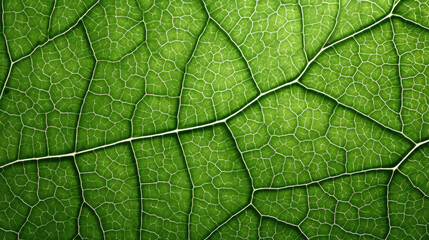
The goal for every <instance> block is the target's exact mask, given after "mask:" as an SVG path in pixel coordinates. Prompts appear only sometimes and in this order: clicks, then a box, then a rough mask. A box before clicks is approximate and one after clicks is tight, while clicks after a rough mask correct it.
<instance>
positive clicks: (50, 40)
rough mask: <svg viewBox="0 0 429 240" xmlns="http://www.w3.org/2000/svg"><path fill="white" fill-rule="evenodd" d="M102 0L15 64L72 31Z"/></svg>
mask: <svg viewBox="0 0 429 240" xmlns="http://www.w3.org/2000/svg"><path fill="white" fill-rule="evenodd" d="M100 1H101V0H98V1H97V2H95V3H94V4H93V5H92V6H91V7H90V8H88V10H86V12H85V13H84V14H83V15H82V16H80V18H79V19H78V20H77V21H76V22H75V23H74V24H73V25H71V26H70V27H69V28H68V29H67V30H65V31H64V32H62V33H60V34H58V35H56V36H54V37H52V38H48V40H46V41H45V42H44V43H42V44H39V45H37V46H36V47H35V48H34V49H33V50H32V51H31V52H30V53H28V54H27V55H24V56H22V57H20V58H18V59H17V60H15V61H13V62H12V63H13V64H15V63H17V62H19V61H21V60H22V59H25V58H27V57H29V56H31V55H32V54H33V53H34V52H35V51H36V50H37V49H39V48H41V47H43V46H45V45H46V44H48V43H50V42H52V41H53V40H55V39H57V38H59V37H61V36H63V35H65V34H66V33H68V32H70V31H71V30H73V28H75V27H76V26H77V25H78V24H79V22H80V21H81V20H82V19H83V18H84V17H85V16H86V15H87V14H88V13H89V12H90V11H91V10H92V9H93V8H94V7H95V6H96V5H97V4H98V3H99V2H100Z"/></svg>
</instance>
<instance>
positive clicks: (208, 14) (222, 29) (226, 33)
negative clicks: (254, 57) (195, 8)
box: [202, 0, 262, 93]
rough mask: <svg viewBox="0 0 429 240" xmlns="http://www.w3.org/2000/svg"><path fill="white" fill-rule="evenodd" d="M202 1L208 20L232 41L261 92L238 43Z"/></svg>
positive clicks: (259, 90) (260, 91)
mask: <svg viewBox="0 0 429 240" xmlns="http://www.w3.org/2000/svg"><path fill="white" fill-rule="evenodd" d="M202 2H203V5H204V9H205V11H206V13H207V16H208V17H209V19H210V20H212V21H213V23H215V24H216V26H217V27H218V28H219V29H220V30H221V31H222V32H223V33H224V34H225V35H226V36H227V37H228V39H229V40H230V42H232V44H233V45H234V46H235V48H236V49H237V50H238V52H239V53H240V55H241V58H242V59H244V61H245V62H246V66H247V69H248V71H249V73H250V76H251V78H252V80H253V83H254V84H255V86H256V88H257V89H258V92H259V93H262V90H261V88H260V87H259V85H258V83H257V82H256V79H255V77H254V75H253V71H252V68H250V65H249V61H248V60H247V58H246V57H245V56H244V53H243V51H241V48H240V47H239V46H238V44H237V43H236V42H235V41H234V40H233V39H232V37H231V36H230V35H229V33H228V32H227V31H226V30H225V29H224V28H223V27H222V25H220V23H218V22H217V21H216V19H214V18H213V17H212V16H211V14H210V12H209V10H208V8H207V4H206V2H205V0H202Z"/></svg>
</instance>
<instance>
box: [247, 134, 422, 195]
mask: <svg viewBox="0 0 429 240" xmlns="http://www.w3.org/2000/svg"><path fill="white" fill-rule="evenodd" d="M428 143H429V139H427V140H426V141H423V142H420V143H418V144H416V145H415V146H414V147H413V148H412V149H411V150H410V151H408V153H407V154H406V155H405V156H404V157H403V158H402V160H401V161H399V162H398V163H397V164H396V165H395V166H393V167H390V168H389V167H378V168H369V169H365V170H360V171H356V172H348V173H347V172H346V173H341V174H338V175H335V176H329V177H326V178H322V179H319V180H316V181H312V182H308V183H302V184H294V185H288V186H284V187H262V188H256V189H255V192H256V191H263V190H281V189H287V188H295V187H305V186H309V185H312V184H315V183H320V182H324V181H327V180H330V179H335V178H340V177H344V176H352V175H356V174H362V173H367V172H373V171H393V172H394V171H396V170H398V169H399V167H400V166H401V165H402V163H403V162H404V161H405V160H407V159H408V158H409V157H410V156H411V154H413V153H414V152H415V151H416V150H417V149H418V148H419V147H421V146H423V145H425V144H428ZM398 171H399V170H398Z"/></svg>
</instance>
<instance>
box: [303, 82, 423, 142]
mask: <svg viewBox="0 0 429 240" xmlns="http://www.w3.org/2000/svg"><path fill="white" fill-rule="evenodd" d="M298 84H299V85H300V86H302V87H303V88H305V89H307V90H308V91H311V92H315V93H318V94H320V95H322V96H323V97H325V98H328V99H331V100H333V101H335V102H336V103H337V104H338V105H341V106H342V107H345V108H347V109H350V110H352V111H354V112H356V113H358V114H359V115H361V116H364V117H366V118H368V119H370V120H371V121H372V122H374V123H376V124H377V125H379V126H381V127H383V128H386V129H388V130H390V131H392V132H395V133H398V134H400V135H401V136H402V137H404V138H406V139H407V140H408V141H410V142H412V143H413V144H416V142H414V140H412V139H411V138H410V137H408V136H407V135H405V134H404V133H403V132H402V131H399V130H396V129H393V128H391V127H389V126H386V125H384V124H383V123H381V122H379V121H377V120H375V119H374V118H372V117H371V116H369V115H367V114H365V113H363V112H361V111H359V110H358V109H356V108H354V107H351V106H348V105H346V104H344V103H342V102H340V101H339V100H338V99H336V98H334V97H332V96H330V95H328V94H326V93H324V92H322V91H319V90H317V89H314V88H311V87H308V86H307V85H304V84H303V83H301V82H298Z"/></svg>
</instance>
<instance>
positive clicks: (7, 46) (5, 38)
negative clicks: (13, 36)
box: [0, 1, 13, 100]
mask: <svg viewBox="0 0 429 240" xmlns="http://www.w3.org/2000/svg"><path fill="white" fill-rule="evenodd" d="M1 4H2V10H3V11H2V13H1V18H2V19H1V20H2V21H1V22H2V26H1V27H2V32H3V38H4V44H5V46H6V52H7V57H8V60H9V69H8V72H7V75H6V79H5V80H4V83H3V86H2V87H1V92H0V100H1V99H2V97H3V92H4V90H5V89H6V85H7V82H8V81H9V77H10V73H11V72H12V67H13V62H12V55H11V54H10V50H9V44H8V43H7V37H6V34H5V33H4V26H5V24H4V12H5V11H4V1H2V2H1Z"/></svg>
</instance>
